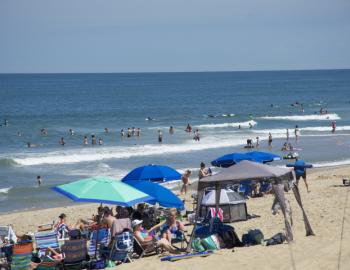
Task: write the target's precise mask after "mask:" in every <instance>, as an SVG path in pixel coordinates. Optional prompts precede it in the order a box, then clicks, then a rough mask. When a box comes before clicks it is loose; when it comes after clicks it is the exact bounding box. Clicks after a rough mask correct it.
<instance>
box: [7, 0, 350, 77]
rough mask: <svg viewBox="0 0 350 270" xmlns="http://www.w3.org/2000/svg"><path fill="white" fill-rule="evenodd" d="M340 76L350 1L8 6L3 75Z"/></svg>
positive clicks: (153, 0)
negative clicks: (308, 72) (331, 72)
mask: <svg viewBox="0 0 350 270" xmlns="http://www.w3.org/2000/svg"><path fill="white" fill-rule="evenodd" d="M332 68H350V1H349V0H127V1H126V0H59V1H57V0H56V1H54V0H30V1H29V0H0V73H71V72H173V71H240V70H285V69H287V70H289V69H332Z"/></svg>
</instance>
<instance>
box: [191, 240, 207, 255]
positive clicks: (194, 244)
mask: <svg viewBox="0 0 350 270" xmlns="http://www.w3.org/2000/svg"><path fill="white" fill-rule="evenodd" d="M192 248H193V249H194V250H195V251H197V252H203V251H205V248H204V247H203V245H202V242H201V239H200V238H195V239H194V240H193V242H192Z"/></svg>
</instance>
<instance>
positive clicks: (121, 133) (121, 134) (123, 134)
mask: <svg viewBox="0 0 350 270" xmlns="http://www.w3.org/2000/svg"><path fill="white" fill-rule="evenodd" d="M124 136H125V132H124V129H123V128H122V129H121V130H120V137H122V138H124Z"/></svg>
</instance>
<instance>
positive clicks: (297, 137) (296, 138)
mask: <svg viewBox="0 0 350 270" xmlns="http://www.w3.org/2000/svg"><path fill="white" fill-rule="evenodd" d="M294 135H295V140H296V141H297V140H298V139H299V137H300V129H299V127H298V125H296V126H295V129H294Z"/></svg>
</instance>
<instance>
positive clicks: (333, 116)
mask: <svg viewBox="0 0 350 270" xmlns="http://www.w3.org/2000/svg"><path fill="white" fill-rule="evenodd" d="M259 118H260V119H265V120H289V121H310V120H317V121H324V120H339V119H341V118H340V117H339V115H337V114H336V113H328V114H309V115H289V116H287V115H286V116H262V117H259Z"/></svg>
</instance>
